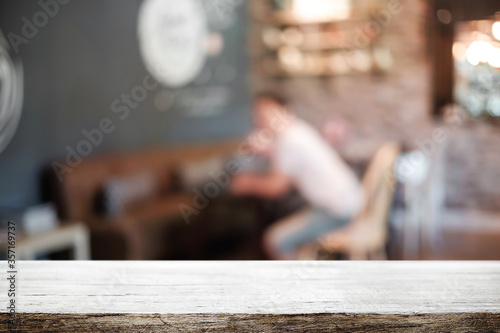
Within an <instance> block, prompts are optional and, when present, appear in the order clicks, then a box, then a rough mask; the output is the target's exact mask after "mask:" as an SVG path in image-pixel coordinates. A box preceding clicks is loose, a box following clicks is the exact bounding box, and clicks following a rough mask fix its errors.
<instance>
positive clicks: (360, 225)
mask: <svg viewBox="0 0 500 333" xmlns="http://www.w3.org/2000/svg"><path fill="white" fill-rule="evenodd" d="M399 152H400V149H399V145H398V144H397V143H394V142H389V143H386V144H384V145H383V146H382V147H381V148H380V149H379V150H378V151H377V153H376V154H375V157H374V158H373V159H372V161H371V162H370V164H369V165H368V168H367V170H366V173H365V175H364V177H363V181H362V186H363V189H364V191H365V200H366V202H365V207H364V208H363V210H362V211H361V213H360V214H359V215H358V216H357V217H356V218H354V219H353V220H352V221H351V222H350V223H349V225H348V226H347V227H345V228H343V229H340V230H336V231H334V232H332V233H330V234H328V235H326V236H324V237H323V238H321V239H320V240H319V245H320V247H321V248H323V249H324V250H326V251H328V252H336V253H343V254H346V255H347V256H348V258H349V259H352V260H366V259H374V260H384V259H387V254H386V251H385V244H386V242H387V237H388V226H387V219H388V214H389V211H390V208H391V204H392V199H393V195H394V187H395V185H396V178H395V176H394V171H393V170H394V162H395V160H396V158H397V157H398V155H399Z"/></svg>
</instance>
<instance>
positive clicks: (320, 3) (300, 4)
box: [293, 0, 351, 22]
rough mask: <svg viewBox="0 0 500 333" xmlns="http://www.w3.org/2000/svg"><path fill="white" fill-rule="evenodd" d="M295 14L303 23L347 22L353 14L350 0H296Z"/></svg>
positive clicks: (294, 5)
mask: <svg viewBox="0 0 500 333" xmlns="http://www.w3.org/2000/svg"><path fill="white" fill-rule="evenodd" d="M293 12H294V15H295V17H296V18H297V19H299V20H301V21H308V22H317V21H327V20H345V19H347V18H349V16H350V14H351V1H350V0H294V2H293Z"/></svg>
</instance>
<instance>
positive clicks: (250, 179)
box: [231, 169, 291, 198]
mask: <svg viewBox="0 0 500 333" xmlns="http://www.w3.org/2000/svg"><path fill="white" fill-rule="evenodd" d="M290 188H291V180H290V177H289V176H288V175H287V174H285V173H283V172H281V171H280V170H278V169H274V170H272V171H271V172H269V173H266V174H258V173H245V174H241V175H238V176H236V177H234V178H233V179H232V181H231V192H232V193H233V194H235V195H255V196H259V197H267V198H277V197H279V196H281V195H283V194H285V193H286V192H287V191H288V190H289V189H290Z"/></svg>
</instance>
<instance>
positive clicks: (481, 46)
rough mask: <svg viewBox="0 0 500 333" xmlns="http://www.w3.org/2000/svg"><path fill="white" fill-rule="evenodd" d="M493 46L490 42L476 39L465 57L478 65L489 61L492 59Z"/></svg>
mask: <svg viewBox="0 0 500 333" xmlns="http://www.w3.org/2000/svg"><path fill="white" fill-rule="evenodd" d="M492 48H493V46H491V44H490V43H488V42H483V41H475V42H472V44H471V45H470V46H469V48H468V49H467V52H466V53H465V58H466V59H467V61H468V62H469V63H471V64H472V65H474V66H476V65H477V64H479V63H480V62H487V61H488V60H489V59H490V53H491V49H492Z"/></svg>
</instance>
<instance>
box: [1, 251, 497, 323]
mask: <svg viewBox="0 0 500 333" xmlns="http://www.w3.org/2000/svg"><path fill="white" fill-rule="evenodd" d="M18 267H19V269H18V286H17V288H18V295H17V299H16V303H17V319H16V324H17V329H18V330H20V331H32V332H50V331H73V332H85V331H111V332H114V331H116V332H118V331H129V332H139V331H141V332H142V331H144V330H147V331H155V330H158V331H159V330H161V331H172V332H174V331H186V332H202V331H203V332H205V331H212V330H213V331H219V330H223V331H235V332H240V331H241V332H250V331H259V332H278V331H283V330H289V331H297V332H304V331H307V332H324V331H325V330H340V331H350V332H371V331H388V332H391V331H397V330H400V329H401V328H406V329H408V330H410V331H414V332H424V331H430V332H432V331H434V332H442V331H454V332H470V331H475V332H476V331H478V332H500V263H499V262H347V261H346V262H331V261H330V262H326V261H311V262H18ZM0 285H1V288H2V289H3V290H5V292H2V293H1V294H0V295H1V297H2V304H7V299H6V296H7V293H6V290H7V285H6V282H5V280H4V279H2V283H1V284H0ZM2 312H3V313H2V314H0V320H1V326H0V330H2V328H3V329H5V328H6V327H7V326H6V325H7V319H8V315H7V314H5V310H3V309H2Z"/></svg>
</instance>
